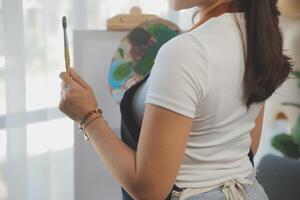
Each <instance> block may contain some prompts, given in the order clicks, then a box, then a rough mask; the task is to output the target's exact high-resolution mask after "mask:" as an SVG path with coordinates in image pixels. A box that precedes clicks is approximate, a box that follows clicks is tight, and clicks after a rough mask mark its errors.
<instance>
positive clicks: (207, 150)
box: [133, 13, 262, 188]
mask: <svg viewBox="0 0 300 200" xmlns="http://www.w3.org/2000/svg"><path fill="white" fill-rule="evenodd" d="M242 15H243V13H239V14H238V16H239V17H242ZM238 19H240V18H238ZM242 23H244V22H242ZM243 25H244V27H242V28H245V24H243ZM243 31H244V30H243ZM244 67H245V64H244V54H243V44H242V39H241V36H240V32H239V29H238V27H237V25H236V22H235V20H234V14H232V13H225V14H222V15H220V16H218V17H215V18H211V19H210V20H208V21H207V22H206V23H204V24H203V25H201V26H200V27H197V28H196V29H194V30H193V31H190V32H186V33H183V34H181V35H179V36H177V37H175V38H173V39H172V40H170V41H169V42H167V43H166V44H165V45H163V46H162V48H161V49H160V50H159V52H158V55H157V58H156V60H155V64H154V66H153V68H152V71H151V74H150V77H149V78H148V80H147V81H146V82H145V83H144V84H143V85H142V86H141V87H140V88H139V90H138V91H137V92H136V94H135V96H134V100H133V108H134V113H135V116H136V120H138V121H139V123H140V124H141V122H142V118H143V112H144V104H145V103H149V104H155V105H158V106H161V107H164V108H166V109H169V110H171V111H174V112H177V113H179V114H182V115H184V116H187V117H190V118H193V126H192V130H191V132H190V136H189V140H188V143H187V146H186V149H185V154H184V159H183V162H182V164H181V167H180V170H179V172H178V175H177V177H176V183H175V184H176V185H177V186H179V187H200V188H201V187H212V186H216V185H219V184H221V183H223V182H224V181H226V180H228V179H231V178H233V177H246V176H248V175H249V174H250V173H251V171H252V169H253V168H252V165H251V162H250V160H249V157H248V153H249V151H250V146H251V136H250V131H251V130H252V129H253V128H254V127H255V119H256V117H257V115H258V113H259V111H260V108H261V106H262V104H253V105H252V106H251V107H250V109H249V110H247V107H246V105H245V103H244V102H243V98H242V97H243V77H244ZM171 131H172V130H170V134H172V133H171Z"/></svg>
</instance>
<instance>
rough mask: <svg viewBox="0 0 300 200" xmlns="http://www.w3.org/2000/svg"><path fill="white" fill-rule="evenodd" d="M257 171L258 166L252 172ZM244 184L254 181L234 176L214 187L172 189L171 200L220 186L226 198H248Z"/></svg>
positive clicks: (182, 199) (254, 173) (237, 199)
mask: <svg viewBox="0 0 300 200" xmlns="http://www.w3.org/2000/svg"><path fill="white" fill-rule="evenodd" d="M256 172H257V170H256V168H253V170H252V173H251V174H252V175H256ZM242 184H245V185H246V184H247V185H253V182H252V181H250V180H249V179H247V178H242V177H234V178H231V179H229V180H227V181H225V182H224V183H222V184H220V185H217V186H214V187H206V188H187V189H185V190H183V191H181V192H178V191H172V195H171V200H185V199H187V198H189V197H191V196H194V195H197V194H201V193H204V192H209V191H211V190H213V189H216V188H218V187H222V192H223V193H224V195H225V197H226V200H247V198H246V192H245V190H244V188H243V186H242Z"/></svg>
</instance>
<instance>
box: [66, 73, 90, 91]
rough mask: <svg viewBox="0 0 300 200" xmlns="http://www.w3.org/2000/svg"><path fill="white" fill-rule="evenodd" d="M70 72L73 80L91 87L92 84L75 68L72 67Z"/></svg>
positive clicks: (84, 86) (83, 85)
mask: <svg viewBox="0 0 300 200" xmlns="http://www.w3.org/2000/svg"><path fill="white" fill-rule="evenodd" d="M70 72H71V76H72V77H73V80H74V81H76V82H77V83H78V84H79V85H81V86H82V87H83V88H86V89H88V88H89V87H90V85H89V84H88V83H87V82H86V81H85V80H83V78H81V76H80V75H79V74H78V73H77V72H76V71H75V70H74V69H73V68H70Z"/></svg>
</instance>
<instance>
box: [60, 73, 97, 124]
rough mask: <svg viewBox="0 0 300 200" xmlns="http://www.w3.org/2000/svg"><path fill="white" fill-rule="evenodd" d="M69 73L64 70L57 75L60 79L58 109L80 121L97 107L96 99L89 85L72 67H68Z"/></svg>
mask: <svg viewBox="0 0 300 200" xmlns="http://www.w3.org/2000/svg"><path fill="white" fill-rule="evenodd" d="M70 75H71V76H70ZM70 75H68V74H67V73H66V72H62V73H60V75H59V77H60V78H61V79H62V83H61V100H60V102H59V110H60V111H62V112H63V113H64V114H66V115H67V116H68V117H70V118H71V119H72V120H74V121H76V122H80V120H82V118H83V117H84V115H86V114H87V113H88V112H89V111H91V110H94V109H96V108H97V107H98V105H97V100H96V97H95V94H94V92H93V89H92V88H91V86H90V85H89V84H88V83H87V82H85V81H84V80H83V79H82V78H81V77H80V76H79V74H78V73H77V72H76V71H75V70H74V69H73V68H71V69H70Z"/></svg>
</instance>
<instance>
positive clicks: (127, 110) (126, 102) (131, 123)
mask: <svg viewBox="0 0 300 200" xmlns="http://www.w3.org/2000/svg"><path fill="white" fill-rule="evenodd" d="M149 76H150V73H149V74H148V75H147V76H146V77H145V78H144V79H142V80H140V81H139V82H137V83H136V84H135V85H133V86H132V87H131V88H129V89H128V90H127V91H126V92H125V93H124V96H123V98H122V100H121V103H120V111H121V139H122V141H123V142H124V143H126V144H127V145H128V146H129V147H130V148H131V149H133V150H134V151H136V150H137V145H138V140H139V136H140V126H139V124H138V123H137V122H136V120H134V114H133V109H132V100H133V96H134V94H135V92H136V91H137V89H138V88H139V87H140V86H141V85H142V84H143V83H144V82H145V81H146V80H147V79H148V78H149ZM249 158H250V161H251V163H252V165H254V163H253V155H252V152H251V151H250V153H249ZM158 187H159V186H158ZM173 190H175V191H182V190H183V188H179V187H177V186H176V185H174V186H173V188H172V190H171V191H170V193H169V195H168V197H167V199H166V200H169V199H171V193H172V191H173ZM121 191H122V195H123V199H125V200H134V199H133V198H132V197H131V196H130V195H129V194H128V193H127V192H126V191H125V190H124V188H121Z"/></svg>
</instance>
